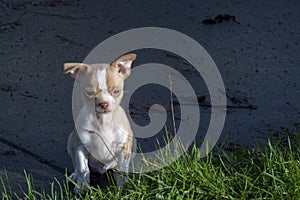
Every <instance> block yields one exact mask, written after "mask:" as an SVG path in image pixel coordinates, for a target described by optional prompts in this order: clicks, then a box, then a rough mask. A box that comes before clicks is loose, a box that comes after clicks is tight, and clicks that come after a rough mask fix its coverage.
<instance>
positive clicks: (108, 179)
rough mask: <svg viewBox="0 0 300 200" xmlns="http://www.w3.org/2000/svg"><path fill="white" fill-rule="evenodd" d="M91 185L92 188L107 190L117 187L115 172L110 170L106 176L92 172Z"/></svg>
mask: <svg viewBox="0 0 300 200" xmlns="http://www.w3.org/2000/svg"><path fill="white" fill-rule="evenodd" d="M90 184H91V186H93V187H95V188H97V187H99V188H100V189H106V188H107V187H110V186H113V185H116V179H115V172H114V171H113V170H108V171H106V172H105V173H104V174H101V173H99V172H95V171H91V174H90Z"/></svg>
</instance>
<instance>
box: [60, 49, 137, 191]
mask: <svg viewBox="0 0 300 200" xmlns="http://www.w3.org/2000/svg"><path fill="white" fill-rule="evenodd" d="M135 58H136V55H135V54H127V55H124V56H121V57H120V58H118V59H116V60H115V61H114V62H113V63H112V64H111V65H109V64H93V65H87V64H83V63H65V64H64V72H65V73H66V74H70V75H71V77H73V78H74V79H76V81H78V82H79V85H80V88H81V89H82V93H83V98H84V100H83V103H84V105H83V107H82V108H81V110H80V112H79V114H78V117H77V120H76V122H75V129H74V131H73V132H71V134H70V136H69V139H68V153H69V155H70V157H71V159H72V161H73V165H74V168H75V170H74V172H73V173H72V174H71V176H70V177H71V178H72V179H73V180H74V181H75V182H76V183H77V184H78V185H79V186H80V187H82V188H83V189H86V186H87V184H89V181H90V169H89V167H91V168H93V170H96V171H98V172H100V173H104V172H105V171H106V170H108V169H116V170H118V171H122V172H128V167H129V162H130V157H131V148H132V143H133V132H132V130H131V127H130V124H129V121H128V119H127V117H126V114H125V112H124V110H123V109H122V107H121V106H120V101H121V99H122V96H123V86H124V80H125V79H126V78H127V77H128V76H129V75H130V71H131V64H132V62H133V61H134V60H135ZM117 181H118V182H117V183H118V184H119V185H122V181H123V179H122V178H119V180H117ZM75 192H76V193H77V192H78V188H76V187H75Z"/></svg>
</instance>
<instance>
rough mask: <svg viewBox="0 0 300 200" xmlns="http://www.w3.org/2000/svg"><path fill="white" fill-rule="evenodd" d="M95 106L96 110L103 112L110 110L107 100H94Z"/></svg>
mask: <svg viewBox="0 0 300 200" xmlns="http://www.w3.org/2000/svg"><path fill="white" fill-rule="evenodd" d="M95 107H96V111H97V112H102V113H105V112H109V111H110V106H109V103H108V102H107V101H103V102H96V103H95Z"/></svg>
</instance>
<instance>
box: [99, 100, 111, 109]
mask: <svg viewBox="0 0 300 200" xmlns="http://www.w3.org/2000/svg"><path fill="white" fill-rule="evenodd" d="M108 106H109V104H108V102H107V101H104V102H101V103H100V107H101V108H102V109H107V108H108Z"/></svg>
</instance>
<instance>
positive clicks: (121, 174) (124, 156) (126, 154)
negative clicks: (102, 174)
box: [116, 141, 132, 188]
mask: <svg viewBox="0 0 300 200" xmlns="http://www.w3.org/2000/svg"><path fill="white" fill-rule="evenodd" d="M131 148H132V142H131V141H127V143H125V144H124V146H123V148H122V151H121V152H119V154H117V157H118V167H117V169H118V172H117V177H116V178H117V184H118V187H119V188H121V187H123V184H124V182H128V178H127V177H126V176H127V175H128V171H129V164H130V159H131Z"/></svg>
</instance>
